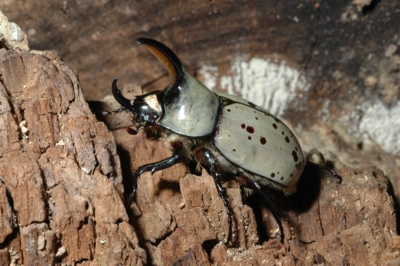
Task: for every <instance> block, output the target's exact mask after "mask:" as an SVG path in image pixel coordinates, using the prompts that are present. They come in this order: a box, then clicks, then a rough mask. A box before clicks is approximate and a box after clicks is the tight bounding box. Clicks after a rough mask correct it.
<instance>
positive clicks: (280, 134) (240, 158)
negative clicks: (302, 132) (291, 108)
mask: <svg viewBox="0 0 400 266" xmlns="http://www.w3.org/2000/svg"><path fill="white" fill-rule="evenodd" d="M229 98H230V100H232V99H233V98H236V97H234V96H233V97H232V96H230V97H229ZM240 100H241V101H238V102H232V103H230V104H227V105H225V106H224V107H223V108H222V112H221V117H220V121H219V124H218V129H217V130H216V132H217V133H216V135H215V137H214V140H213V142H214V145H215V147H216V148H217V149H218V150H219V151H220V152H221V154H222V155H223V156H224V157H225V158H227V159H228V160H229V161H231V162H232V163H234V164H236V165H238V166H239V167H241V168H242V169H244V170H247V171H249V172H252V173H254V174H257V175H259V176H262V177H265V178H268V179H270V180H271V181H275V182H277V183H279V184H281V185H283V186H284V187H291V186H294V185H295V184H296V183H297V180H298V179H299V177H300V175H301V173H302V172H303V169H304V166H305V157H304V154H303V151H302V149H301V147H300V145H299V142H298V140H297V138H296V137H295V136H294V134H293V133H292V132H291V130H290V129H289V128H288V127H287V126H286V125H285V124H284V123H282V122H281V121H280V120H278V119H276V118H275V117H273V116H272V115H270V114H269V113H267V112H262V111H261V109H260V108H257V109H256V108H253V107H251V106H249V105H246V104H244V103H243V100H242V99H240ZM228 102H229V101H228Z"/></svg>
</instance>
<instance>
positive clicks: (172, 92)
mask: <svg viewBox="0 0 400 266" xmlns="http://www.w3.org/2000/svg"><path fill="white" fill-rule="evenodd" d="M137 42H138V44H144V45H145V46H146V48H147V49H149V50H150V52H152V53H153V54H154V55H155V56H156V57H157V58H158V59H159V60H160V61H161V63H162V64H163V65H164V66H165V68H166V69H167V70H168V73H169V76H170V83H169V85H168V86H167V87H166V88H165V89H164V90H161V91H153V92H150V93H147V94H144V95H140V96H136V97H135V98H134V99H133V100H129V99H127V98H125V97H124V96H122V94H121V92H120V90H119V89H118V87H117V80H116V79H115V80H114V82H113V84H112V93H113V95H114V97H115V99H116V100H117V101H118V102H119V103H120V104H121V105H122V108H120V109H119V110H118V111H122V110H125V111H129V112H132V113H133V114H134V119H133V122H134V124H135V126H136V128H135V129H132V128H129V129H128V133H130V134H133V135H135V134H137V133H138V132H139V130H141V129H143V128H145V127H152V129H153V130H156V131H157V132H158V133H159V134H160V136H161V138H163V139H165V140H167V141H168V142H169V143H170V145H171V147H173V154H172V156H171V157H169V158H166V159H164V160H162V161H159V162H155V163H151V164H146V165H143V166H141V167H139V168H138V170H137V171H136V172H135V174H134V176H133V189H132V192H131V193H130V195H129V198H128V200H127V202H126V205H127V206H129V205H130V204H131V202H132V201H133V199H134V196H135V192H136V186H137V179H138V178H139V177H140V176H141V175H142V174H143V173H144V172H148V171H151V173H154V172H156V171H159V170H162V169H165V168H168V167H171V166H173V165H175V164H177V163H184V164H186V165H188V166H189V165H190V166H195V167H189V168H190V169H191V172H192V173H194V174H199V171H200V170H201V169H199V167H200V166H201V167H204V168H205V169H206V170H207V171H208V172H209V173H210V174H211V175H212V176H213V178H214V181H215V185H216V188H217V190H218V193H219V196H220V198H221V199H222V201H223V203H224V205H225V208H226V212H227V214H228V223H229V235H228V240H229V238H230V235H231V230H232V213H231V209H230V207H229V204H228V200H227V198H226V195H225V190H224V188H223V187H222V184H221V182H222V180H223V179H224V178H225V179H226V178H233V179H235V180H236V181H237V182H239V183H240V184H241V185H242V186H243V187H246V188H250V189H252V190H254V191H256V192H257V193H258V194H259V195H261V196H262V197H263V198H264V199H265V200H266V202H267V204H268V205H269V207H270V209H271V212H272V214H273V216H274V218H275V219H276V221H277V223H278V225H279V229H280V232H281V239H282V241H283V239H284V236H283V234H284V232H283V227H282V223H281V220H280V216H279V213H278V211H277V208H276V206H275V204H274V203H273V201H272V200H271V198H270V197H269V196H268V193H267V192H266V191H265V190H263V187H268V188H272V189H275V190H279V191H282V192H283V193H284V194H285V195H289V194H291V193H293V192H294V191H295V190H296V183H297V181H298V179H299V177H300V175H301V173H302V172H303V170H304V167H305V166H306V163H307V161H306V158H305V156H304V153H303V151H302V149H301V147H300V144H299V141H298V140H297V138H296V137H295V135H294V134H293V132H292V131H291V130H290V129H289V128H288V127H287V126H286V125H285V124H284V123H283V122H282V121H281V120H279V119H278V118H276V117H275V116H273V115H272V114H271V113H269V112H268V111H266V110H264V109H262V108H260V107H258V106H256V105H255V104H253V103H251V102H249V101H247V100H244V99H242V98H239V97H236V96H233V95H229V94H224V93H214V92H212V91H210V90H209V89H208V88H206V87H205V86H204V85H203V84H202V83H200V82H199V81H198V80H197V79H196V78H195V77H193V76H192V75H190V74H189V73H188V72H187V71H186V69H185V67H184V66H183V64H182V63H181V61H180V60H179V58H178V57H177V56H176V55H175V53H174V52H172V51H171V50H170V49H169V48H168V47H167V46H165V45H164V44H162V43H160V42H158V41H155V40H153V39H147V38H139V39H137ZM118 111H117V112H118ZM192 169H193V170H192ZM331 173H333V174H334V176H335V177H336V178H339V177H340V176H339V175H338V174H336V173H335V172H333V170H331Z"/></svg>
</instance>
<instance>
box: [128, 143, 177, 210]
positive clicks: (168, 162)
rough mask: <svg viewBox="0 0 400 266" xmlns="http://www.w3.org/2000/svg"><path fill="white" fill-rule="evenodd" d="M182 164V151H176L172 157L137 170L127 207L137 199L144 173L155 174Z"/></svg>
mask: <svg viewBox="0 0 400 266" xmlns="http://www.w3.org/2000/svg"><path fill="white" fill-rule="evenodd" d="M181 162H182V150H181V149H179V150H175V151H174V153H173V154H172V156H171V157H168V158H166V159H164V160H162V161H159V162H155V163H149V164H145V165H143V166H141V167H139V168H138V169H137V171H136V172H135V174H134V175H133V188H132V192H131V194H129V198H128V200H127V201H126V203H125V206H126V207H129V206H130V205H131V203H132V201H133V198H134V197H135V193H136V188H137V180H138V178H139V177H140V176H141V175H142V174H143V173H144V172H149V171H151V174H154V173H155V172H157V171H160V170H163V169H166V168H169V167H171V166H173V165H175V164H177V163H181Z"/></svg>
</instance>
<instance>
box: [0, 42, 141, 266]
mask: <svg viewBox="0 0 400 266" xmlns="http://www.w3.org/2000/svg"><path fill="white" fill-rule="evenodd" d="M0 73H1V83H0V107H1V116H0V128H1V134H0V137H1V141H0V193H1V194H0V247H1V249H0V254H1V255H0V258H1V259H0V261H1V263H0V264H1V265H11V264H13V265H16V264H23V265H54V264H56V263H63V264H70V265H71V264H77V263H84V262H92V263H93V264H96V265H97V264H103V265H112V264H114V263H115V262H116V261H119V262H121V263H123V264H127V265H128V264H138V265H141V264H144V263H145V261H146V254H145V252H144V250H143V249H142V248H140V247H139V246H138V239H137V237H136V234H135V232H134V230H133V228H132V226H131V225H129V223H128V216H127V214H126V212H125V208H124V204H123V200H122V195H123V187H122V178H121V177H122V176H121V171H120V162H119V158H118V155H117V153H116V151H117V149H116V145H115V142H114V138H113V136H112V134H111V133H110V132H109V131H108V130H107V128H106V126H105V125H104V124H103V123H101V122H98V121H97V120H96V118H95V117H94V115H93V114H92V113H91V111H90V109H89V108H88V105H87V103H86V102H85V100H84V99H83V96H82V91H81V88H80V84H79V81H78V78H77V75H76V73H75V72H74V70H73V69H71V68H70V67H69V66H67V65H66V64H65V63H64V62H63V61H61V60H60V58H59V57H58V55H57V54H56V53H55V52H34V51H32V52H26V51H7V50H4V49H2V50H0Z"/></svg>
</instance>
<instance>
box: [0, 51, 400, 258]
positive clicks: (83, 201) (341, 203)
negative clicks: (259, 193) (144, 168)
mask: <svg viewBox="0 0 400 266" xmlns="http://www.w3.org/2000/svg"><path fill="white" fill-rule="evenodd" d="M0 58H1V60H0V71H1V72H0V73H1V74H2V78H1V83H0V92H1V95H0V97H1V98H0V101H1V102H0V103H1V105H0V106H1V116H0V117H1V125H0V126H1V127H0V128H1V135H0V136H1V138H2V139H1V142H0V145H1V149H0V193H1V194H0V221H1V223H0V261H1V263H2V264H3V265H10V264H24V265H35V264H36V265H52V264H80V263H86V264H88V263H89V264H93V265H98V264H102V265H114V264H120V265H143V264H155V265H172V264H174V265H207V264H218V265H225V264H228V265H259V264H263V265H275V264H283V265H313V264H324V263H325V264H326V265H341V264H346V265H366V264H370V265H377V264H379V265H396V264H397V262H398V260H399V253H398V250H399V249H400V237H399V236H398V235H397V225H396V216H395V209H394V201H393V198H392V195H393V191H392V188H391V186H390V184H389V182H388V179H387V178H386V177H385V176H384V174H383V172H382V171H381V170H379V169H378V168H375V167H367V168H362V169H358V170H353V169H350V168H343V169H342V170H341V171H340V174H341V175H342V176H343V182H342V184H337V183H336V181H335V179H334V178H332V177H331V176H330V175H329V174H327V173H325V172H324V171H316V170H313V169H308V170H307V171H306V172H305V174H304V176H303V177H302V180H301V182H300V184H299V191H298V193H297V194H295V195H293V196H291V197H289V198H285V197H283V196H281V195H279V194H276V195H275V194H273V196H274V198H276V202H277V204H278V206H280V210H281V212H282V216H283V224H284V232H285V238H284V243H283V245H282V244H281V242H280V234H279V233H278V234H277V235H276V237H275V238H273V235H274V232H275V233H276V228H277V227H276V223H275V222H274V220H273V219H272V218H271V215H269V214H268V211H267V210H265V208H263V203H262V201H260V200H258V199H257V198H255V199H254V198H251V197H250V198H246V197H244V195H243V193H242V191H241V189H240V187H239V186H238V185H237V184H235V183H234V182H228V183H226V184H225V186H226V187H227V194H228V198H229V202H230V205H231V207H232V210H233V213H234V229H235V230H234V235H233V241H232V243H225V240H226V238H227V233H228V222H227V215H226V212H225V208H224V206H223V204H222V202H221V200H220V198H219V196H218V193H217V191H216V189H215V185H214V181H213V179H212V177H210V176H209V175H208V174H207V173H206V172H205V171H203V175H202V176H200V177H199V176H192V175H190V174H189V173H188V170H187V169H186V167H185V166H183V165H176V166H174V167H171V168H169V169H166V170H164V171H160V172H157V173H155V174H154V175H151V174H149V173H145V174H143V175H142V177H141V178H140V179H139V181H138V191H137V196H136V201H135V202H134V203H133V204H132V205H131V206H130V208H128V210H126V209H125V207H124V197H126V195H125V194H126V193H125V194H124V186H125V190H128V191H127V193H129V189H130V188H131V185H132V182H131V180H130V177H131V176H132V173H133V171H134V170H135V169H137V167H138V166H140V165H143V164H145V163H149V162H154V161H157V160H160V159H162V158H165V157H167V156H169V154H170V150H169V149H168V147H167V145H165V144H164V143H163V142H161V141H157V140H152V139H149V138H147V137H146V136H145V134H144V133H143V132H141V133H140V134H138V135H137V136H132V135H129V134H127V133H126V131H125V129H124V128H123V127H124V125H119V124H118V123H117V124H113V125H112V126H111V127H112V128H118V129H115V130H114V131H113V132H112V133H113V135H114V136H113V135H112V134H111V133H110V132H109V131H108V130H107V127H106V126H105V125H104V124H103V123H102V122H98V121H97V120H96V118H95V116H94V115H93V114H92V113H91V111H90V109H89V107H88V105H87V103H86V102H85V101H84V99H83V97H82V93H81V88H80V85H79V81H78V78H77V75H76V73H75V72H74V71H73V70H72V69H71V68H70V67H68V66H67V65H66V64H65V63H64V62H63V61H61V60H60V58H59V57H58V56H57V54H56V53H55V52H25V51H6V50H4V49H3V50H0ZM119 116H121V117H122V119H121V120H122V121H123V122H124V123H128V125H129V114H128V115H127V114H123V113H121V114H119V115H115V116H113V117H111V120H114V119H118V117H119ZM114 139H115V142H114ZM115 143H116V144H117V145H116V144H115ZM117 147H118V148H117ZM117 150H118V153H119V157H120V158H119V157H118V155H117ZM120 161H121V163H120ZM121 166H122V171H121ZM122 177H123V178H122ZM260 213H263V216H262V217H261V215H260ZM260 220H264V221H266V222H267V223H262V222H259V221H260ZM263 231H267V232H268V233H267V234H263V233H262V232H263ZM271 232H272V233H271ZM265 235H269V236H271V238H270V239H268V237H266V236H265Z"/></svg>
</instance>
